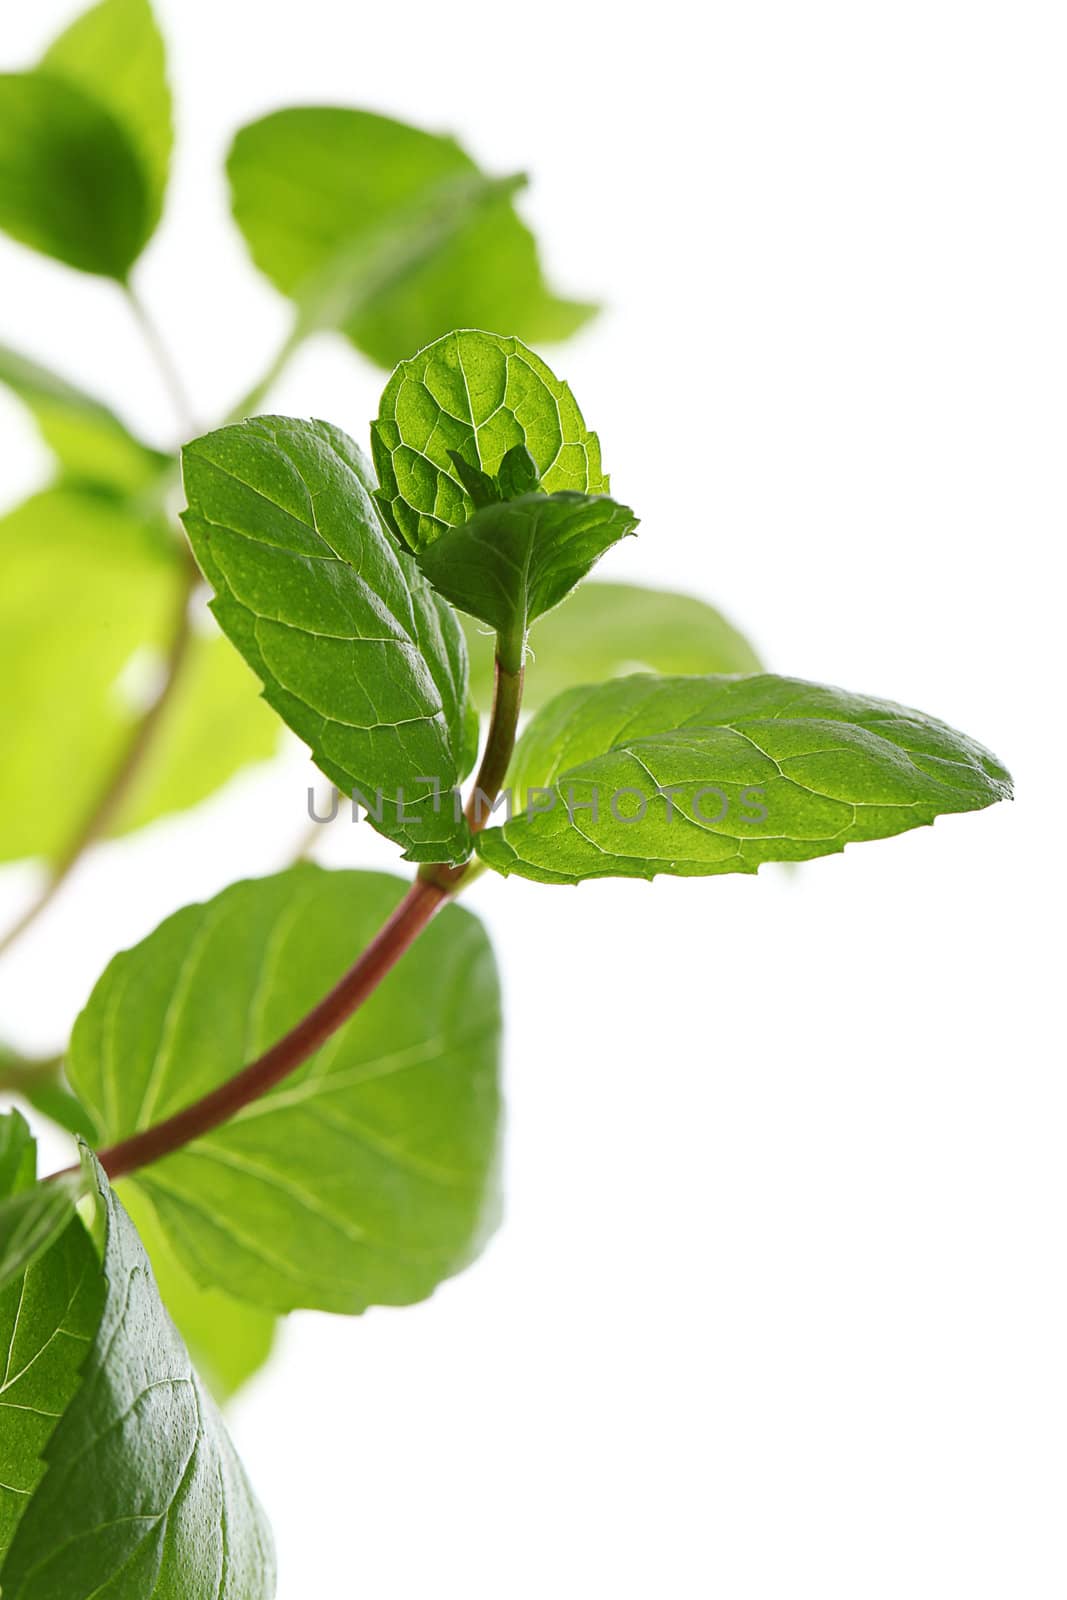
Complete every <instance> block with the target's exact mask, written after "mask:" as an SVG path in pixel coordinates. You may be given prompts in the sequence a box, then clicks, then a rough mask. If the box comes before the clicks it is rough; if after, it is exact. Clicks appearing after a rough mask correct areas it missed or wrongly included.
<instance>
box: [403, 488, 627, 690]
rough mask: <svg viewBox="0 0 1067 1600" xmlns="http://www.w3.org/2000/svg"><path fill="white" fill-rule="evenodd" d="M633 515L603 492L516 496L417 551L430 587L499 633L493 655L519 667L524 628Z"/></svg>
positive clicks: (619, 536) (575, 579)
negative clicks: (497, 648) (498, 652)
mask: <svg viewBox="0 0 1067 1600" xmlns="http://www.w3.org/2000/svg"><path fill="white" fill-rule="evenodd" d="M636 526H637V518H636V517H635V516H634V514H633V512H632V511H631V510H630V508H629V507H628V506H621V505H618V504H617V503H616V502H615V501H614V500H611V499H609V498H608V496H607V495H590V494H574V493H573V492H571V491H568V490H560V491H558V492H557V493H556V494H524V495H522V497H521V498H520V499H518V500H507V501H505V502H503V503H502V504H497V505H489V506H484V507H483V508H482V509H481V510H478V511H475V513H474V515H473V516H472V517H471V518H470V520H469V522H464V523H462V524H461V525H460V526H459V527H458V528H448V529H446V530H445V532H444V533H442V534H441V536H440V538H439V539H437V540H435V542H434V543H433V544H431V545H428V546H427V547H426V549H425V550H423V551H422V553H421V555H420V556H419V558H418V560H419V566H420V567H421V568H422V571H423V572H424V574H425V575H426V577H427V578H428V579H429V580H430V582H431V583H432V584H433V586H434V588H435V589H436V590H437V591H438V592H439V593H440V594H443V595H444V597H445V599H446V600H451V602H452V604H453V605H454V606H458V607H459V609H460V610H461V611H465V612H467V613H468V614H469V615H470V616H473V617H477V618H478V619H479V620H480V621H482V622H485V623H488V625H489V626H490V627H491V628H493V629H495V630H496V632H497V633H498V634H500V636H501V660H502V661H503V662H504V664H505V665H506V666H507V667H508V669H509V670H510V671H513V672H514V671H517V670H518V669H519V667H521V666H522V662H523V651H524V645H525V640H526V631H527V629H528V627H529V625H530V623H531V622H534V621H535V620H536V619H537V618H538V617H540V616H542V615H543V614H544V612H546V611H551V610H552V608H553V607H554V606H557V605H558V604H559V603H560V601H561V600H563V599H564V598H565V597H566V596H567V595H568V594H569V593H570V591H571V590H572V589H573V588H574V586H575V584H577V583H579V582H580V581H581V579H582V578H584V577H585V575H586V573H587V572H588V571H589V570H590V568H591V567H592V566H593V565H594V564H595V563H596V562H597V561H599V559H600V557H601V556H602V555H603V554H604V552H605V551H606V550H609V549H610V548H611V546H612V545H613V544H617V543H618V541H619V540H620V539H623V538H625V537H626V535H627V534H628V533H632V532H633V531H634V529H635V528H636Z"/></svg>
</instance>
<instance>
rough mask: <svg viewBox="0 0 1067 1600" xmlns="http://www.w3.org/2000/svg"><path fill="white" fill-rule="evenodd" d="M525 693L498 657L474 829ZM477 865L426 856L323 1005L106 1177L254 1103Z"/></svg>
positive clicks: (134, 1145) (500, 777)
mask: <svg viewBox="0 0 1067 1600" xmlns="http://www.w3.org/2000/svg"><path fill="white" fill-rule="evenodd" d="M521 701H522V668H521V667H520V668H519V671H518V672H509V671H507V670H505V668H504V667H503V666H502V665H501V663H500V661H499V659H498V661H497V667H496V690H495V694H494V697H493V714H492V717H491V719H490V723H489V734H488V738H487V739H486V746H485V752H484V754H483V756H482V761H481V765H480V766H479V768H478V776H477V778H476V780H475V785H474V790H473V792H472V794H471V797H470V800H469V801H468V804H467V813H468V820H470V819H471V817H472V816H473V820H471V828H472V829H473V830H474V831H475V832H477V830H478V829H479V828H480V827H482V826H484V820H482V819H481V817H480V802H486V801H487V802H488V803H489V804H490V805H491V803H492V801H493V800H495V799H496V797H497V795H498V794H499V792H500V788H501V785H502V784H503V782H504V778H505V777H506V775H507V769H508V765H509V763H510V761H511V753H512V750H513V749H514V747H515V735H516V732H517V730H518V724H519V707H520V704H521ZM479 866H480V863H475V864H474V865H473V867H472V865H471V862H469V861H468V862H465V863H464V864H463V865H462V866H459V867H445V866H443V865H440V864H437V865H429V864H427V866H425V867H423V868H420V870H419V874H418V876H417V877H416V879H415V881H414V883H413V884H412V885H411V887H410V888H409V889H408V892H407V894H406V895H405V896H404V898H403V900H401V902H400V904H399V905H398V906H397V908H396V910H395V911H394V912H393V914H392V916H391V917H390V918H389V920H388V921H387V922H386V923H385V924H384V926H383V927H382V928H380V929H379V931H378V933H377V934H376V935H375V937H374V938H373V939H372V940H371V942H370V944H369V945H368V946H367V948H366V949H365V950H364V951H363V954H362V955H361V956H360V957H359V958H358V959H357V961H356V962H355V964H354V965H353V966H352V967H350V968H349V970H348V971H347V972H346V973H345V975H344V977H343V978H342V979H341V980H340V982H339V983H336V984H335V985H334V987H333V988H332V989H331V990H330V992H329V994H327V995H326V996H324V998H323V999H322V1000H320V1001H319V1003H318V1005H316V1006H315V1007H314V1008H313V1009H312V1010H311V1011H309V1012H308V1013H307V1015H306V1016H305V1017H303V1018H302V1019H301V1020H300V1021H299V1022H298V1023H297V1024H296V1026H295V1027H293V1028H290V1030H289V1032H288V1033H287V1034H285V1035H284V1036H283V1037H282V1038H281V1039H279V1040H278V1041H277V1043H276V1044H273V1045H271V1047H270V1049H269V1050H267V1051H265V1052H264V1053H263V1055H261V1056H258V1057H257V1058H256V1060H255V1061H252V1062H250V1063H249V1065H248V1066H246V1067H243V1068H242V1069H241V1071H240V1072H238V1073H237V1074H236V1075H235V1076H234V1077H232V1078H229V1079H227V1081H226V1082H225V1083H222V1084H220V1085H219V1087H218V1088H217V1089H213V1090H212V1091H211V1092H210V1093H209V1094H206V1095H204V1097H203V1098H202V1099H200V1100H197V1101H195V1102H194V1103H193V1104H192V1105H190V1106H186V1107H185V1108H184V1109H183V1110H181V1111H178V1112H176V1113H175V1114H174V1116H172V1117H167V1118H166V1119H165V1120H164V1121H163V1122H158V1123H156V1124H155V1126H154V1127H151V1128H145V1129H144V1130H143V1132H141V1133H135V1134H132V1135H131V1136H130V1138H128V1139H122V1140H120V1142H119V1143H118V1144H114V1145H111V1146H110V1147H109V1148H107V1149H105V1150H101V1151H100V1152H99V1159H100V1163H101V1165H102V1166H103V1168H104V1171H105V1172H106V1173H107V1174H108V1177H110V1178H121V1177H125V1176H127V1175H128V1174H129V1173H131V1172H136V1171H137V1170H138V1169H139V1168H140V1167H145V1166H148V1165H149V1163H150V1162H153V1161H159V1160H161V1159H162V1158H163V1157H164V1156H168V1155H173V1153H174V1152H175V1151H176V1150H180V1149H181V1148H182V1146H183V1145H186V1144H188V1143H189V1142H190V1141H191V1140H193V1139H199V1138H202V1137H203V1135H204V1134H206V1133H210V1132H211V1131H212V1129H213V1128H218V1127H221V1126H222V1124H223V1123H224V1122H228V1121H229V1120H230V1118H231V1117H233V1116H235V1115H236V1114H237V1112H238V1111H241V1110H242V1109H243V1108H244V1107H245V1106H247V1105H251V1104H252V1102H253V1101H254V1100H258V1099H259V1098H260V1097H261V1096H262V1095H265V1094H266V1093H267V1092H268V1090H270V1089H273V1088H275V1087H276V1086H277V1085H278V1084H279V1083H281V1082H282V1080H283V1079H285V1078H287V1077H288V1076H289V1074H290V1073H291V1072H295V1071H296V1069H297V1067H299V1066H301V1065H302V1064H303V1063H304V1062H305V1061H307V1059H308V1057H309V1056H312V1055H314V1054H315V1051H316V1050H318V1049H320V1048H321V1047H322V1046H323V1045H324V1044H325V1043H326V1040H327V1039H329V1038H330V1036H331V1034H334V1033H336V1031H337V1029H338V1028H340V1027H341V1026H342V1025H343V1024H344V1023H345V1022H347V1021H348V1019H349V1017H351V1016H352V1015H353V1014H354V1013H355V1012H356V1011H357V1010H358V1008H359V1007H360V1006H361V1005H362V1004H363V1002H364V1000H366V999H368V998H369V996H370V995H372V994H373V993H374V991H375V989H376V988H377V987H378V985H379V984H380V983H381V981H382V979H383V978H384V977H385V976H386V975H387V974H388V973H389V972H391V971H392V969H393V967H395V966H396V963H397V962H398V961H399V960H400V958H401V956H402V955H403V954H404V952H405V951H406V950H407V949H408V948H409V947H410V945H411V944H412V943H413V942H414V941H415V939H417V938H418V936H419V934H420V933H421V932H422V930H423V929H424V928H425V927H426V926H427V924H428V923H429V922H430V921H431V920H432V918H433V917H434V916H435V915H436V913H437V912H438V911H439V910H440V908H441V907H442V906H443V905H444V903H445V901H446V900H448V899H449V898H450V897H451V896H452V895H453V894H454V893H455V890H456V889H457V888H458V886H459V884H460V882H461V881H462V880H463V878H464V877H465V876H466V875H467V874H468V873H469V872H477V871H478V870H479ZM56 1176H60V1174H56Z"/></svg>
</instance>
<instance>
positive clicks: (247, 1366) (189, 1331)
mask: <svg viewBox="0 0 1067 1600" xmlns="http://www.w3.org/2000/svg"><path fill="white" fill-rule="evenodd" d="M119 1195H120V1198H121V1200H122V1203H123V1205H124V1206H125V1207H126V1210H127V1211H128V1212H129V1215H130V1219H131V1221H132V1222H133V1224H134V1226H135V1228H136V1229H137V1232H138V1233H139V1234H140V1236H141V1243H142V1244H143V1245H144V1247H145V1250H146V1251H147V1253H148V1258H149V1260H150V1261H151V1263H152V1271H153V1273H154V1274H155V1280H156V1287H157V1288H158V1290H159V1295H160V1299H161V1300H162V1301H163V1304H164V1305H165V1306H166V1308H167V1311H168V1313H169V1314H170V1316H171V1317H172V1318H173V1319H174V1322H175V1324H176V1325H177V1328H178V1332H179V1333H180V1334H181V1336H182V1338H183V1339H184V1340H185V1344H186V1348H187V1349H188V1351H189V1355H190V1357H191V1358H192V1361H193V1365H194V1366H195V1367H196V1370H197V1372H198V1373H199V1374H200V1377H201V1378H202V1380H203V1381H204V1383H206V1384H207V1386H208V1388H209V1389H210V1390H211V1393H212V1394H213V1395H214V1397H215V1399H216V1400H217V1401H218V1402H219V1404H220V1405H222V1404H225V1403H226V1402H227V1401H229V1400H231V1399H232V1398H233V1396H234V1395H235V1394H236V1393H237V1391H238V1390H239V1389H240V1388H242V1387H243V1385H244V1384H245V1383H247V1382H248V1380H249V1378H251V1377H252V1376H253V1375H254V1374H255V1373H257V1372H258V1371H259V1370H260V1368H261V1367H263V1366H264V1365H265V1363H266V1362H267V1360H268V1359H269V1357H270V1354H271V1351H272V1349H273V1348H274V1336H275V1332H276V1330H277V1326H278V1322H277V1318H276V1317H275V1316H273V1315H272V1314H271V1313H270V1312H269V1311H262V1310H261V1309H260V1308H259V1307H258V1306H251V1305H246V1304H245V1303H244V1302H243V1301H240V1300H234V1299H233V1298H232V1297H231V1296H230V1295H228V1294H224V1293H223V1292H222V1290H221V1289H203V1288H201V1287H200V1285H199V1284H198V1283H197V1282H196V1280H195V1279H194V1278H193V1277H192V1276H191V1275H190V1273H189V1272H188V1271H187V1270H186V1269H185V1267H183V1266H182V1264H181V1261H180V1260H179V1258H178V1256H177V1254H176V1252H175V1250H174V1247H173V1246H172V1245H171V1243H170V1241H169V1240H168V1238H167V1235H166V1233H165V1232H164V1230H163V1229H162V1227H161V1226H160V1224H159V1220H158V1218H157V1217H156V1214H155V1210H154V1209H153V1206H152V1202H151V1200H150V1199H149V1197H148V1195H147V1194H145V1193H144V1191H143V1190H141V1189H139V1188H138V1187H137V1185H136V1184H135V1183H123V1184H120V1185H119Z"/></svg>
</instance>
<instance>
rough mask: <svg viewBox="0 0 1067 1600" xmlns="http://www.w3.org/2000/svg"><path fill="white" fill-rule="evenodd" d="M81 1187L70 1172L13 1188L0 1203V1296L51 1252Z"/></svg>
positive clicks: (67, 1220) (76, 1178)
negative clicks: (47, 1181)
mask: <svg viewBox="0 0 1067 1600" xmlns="http://www.w3.org/2000/svg"><path fill="white" fill-rule="evenodd" d="M84 1188H85V1185H84V1182H83V1181H82V1178H81V1177H80V1175H78V1174H75V1173H72V1174H70V1175H69V1176H65V1177H62V1178H54V1179H53V1180H52V1181H51V1182H50V1183H37V1184H33V1185H32V1186H31V1187H29V1188H26V1187H19V1188H16V1189H15V1190H14V1191H13V1192H12V1193H11V1194H9V1195H8V1196H7V1197H6V1199H3V1200H0V1294H2V1293H5V1292H6V1290H7V1288H8V1286H9V1285H10V1284H12V1283H15V1282H16V1281H17V1280H18V1279H19V1278H21V1277H22V1274H23V1273H24V1272H25V1271H26V1270H27V1268H29V1267H31V1266H32V1265H33V1263H34V1262H35V1261H38V1260H39V1259H40V1258H41V1257H42V1256H43V1255H44V1254H45V1253H46V1252H47V1251H48V1250H50V1249H51V1247H52V1245H53V1244H54V1243H55V1241H56V1240H57V1239H58V1238H59V1236H60V1234H61V1233H63V1231H64V1230H65V1228H66V1227H67V1224H68V1223H69V1222H70V1219H71V1217H72V1216H73V1215H74V1206H75V1203H76V1202H77V1201H78V1200H79V1199H80V1198H81V1195H82V1193H83V1192H84Z"/></svg>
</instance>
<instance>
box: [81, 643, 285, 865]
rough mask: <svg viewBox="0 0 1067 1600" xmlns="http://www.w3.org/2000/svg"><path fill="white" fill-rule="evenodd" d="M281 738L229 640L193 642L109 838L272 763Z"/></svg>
mask: <svg viewBox="0 0 1067 1600" xmlns="http://www.w3.org/2000/svg"><path fill="white" fill-rule="evenodd" d="M209 620H210V619H209ZM212 626H214V625H213V624H212ZM281 733H282V725H281V723H280V722H279V720H278V718H277V717H276V716H275V714H274V712H273V711H272V710H271V709H270V707H269V706H268V705H267V704H266V703H265V701H264V700H263V699H262V698H261V696H260V689H259V682H258V680H257V678H256V677H255V674H254V673H252V672H250V671H249V669H248V667H247V666H246V665H245V663H244V661H242V659H241V657H240V656H239V655H238V653H237V651H236V650H235V649H234V647H233V645H232V644H230V642H229V640H228V639H224V638H222V637H221V635H218V634H215V635H214V636H205V635H198V636H197V637H196V638H195V639H194V641H193V643H192V645H191V646H190V650H189V656H188V659H187V661H186V662H185V665H184V667H183V669H182V678H181V690H180V693H178V694H177V695H175V696H174V698H173V699H172V701H171V702H170V704H169V705H168V707H167V708H166V711H165V712H164V715H163V719H162V721H161V723H160V726H159V729H158V733H157V737H156V739H155V740H154V741H153V743H152V746H151V748H150V749H149V751H148V753H147V754H146V757H145V759H144V761H143V762H142V764H141V766H140V769H139V771H138V773H137V778H136V781H135V782H134V783H133V785H132V786H131V788H130V791H129V793H128V795H127V797H126V802H125V804H124V805H123V807H122V810H121V812H120V813H119V815H118V817H117V819H116V822H115V826H114V828H113V829H112V832H114V833H129V832H131V831H132V830H133V829H135V828H141V827H143V826H144V825H145V824H146V823H149V822H154V821H155V820H156V819H157V818H159V817H163V816H166V815H168V814H169V813H170V812H173V811H185V810H187V809H188V808H189V807H190V806H195V805H199V803H200V801H201V800H205V799H207V797H208V796H209V795H212V794H214V793H215V792H216V790H218V789H221V788H222V786H223V784H225V783H227V782H228V781H229V779H230V778H232V777H233V776H234V774H235V773H237V772H240V771H242V770H243V769H244V768H245V767H249V766H252V765H254V764H255V763H256V762H260V761H268V760H270V758H271V757H272V756H273V755H275V753H276V752H277V749H278V741H279V738H280V735H281Z"/></svg>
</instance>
